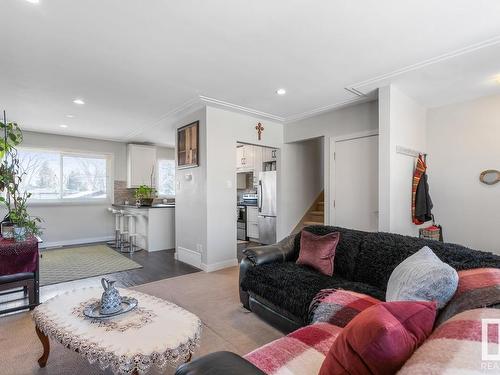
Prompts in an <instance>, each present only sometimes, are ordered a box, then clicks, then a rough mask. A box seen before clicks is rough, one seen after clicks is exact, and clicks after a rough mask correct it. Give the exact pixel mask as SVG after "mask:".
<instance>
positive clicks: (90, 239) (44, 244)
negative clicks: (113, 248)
mask: <svg viewBox="0 0 500 375" xmlns="http://www.w3.org/2000/svg"><path fill="white" fill-rule="evenodd" d="M114 239H115V237H114V236H104V237H88V238H78V239H75V240H66V241H52V242H42V243H41V244H40V248H41V249H46V248H49V247H62V246H71V245H83V244H87V243H94V242H106V241H112V240H114Z"/></svg>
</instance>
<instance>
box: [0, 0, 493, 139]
mask: <svg viewBox="0 0 500 375" xmlns="http://www.w3.org/2000/svg"><path fill="white" fill-rule="evenodd" d="M0 14H2V15H3V17H2V26H1V28H2V32H1V33H0V45H1V46H2V52H1V53H0V54H1V58H0V88H1V89H0V108H5V109H6V110H7V111H8V115H9V118H10V119H12V120H16V121H18V122H19V123H20V124H21V125H22V126H23V128H24V129H28V130H36V131H42V132H48V133H57V134H68V135H76V136H84V137H92V138H100V139H112V140H120V141H138V140H140V141H150V142H156V143H159V144H166V145H168V144H173V135H174V132H173V130H172V129H171V127H169V121H168V120H169V119H170V118H171V117H173V116H174V115H175V114H176V113H179V112H180V111H182V110H183V109H186V108H190V107H192V106H196V105H199V104H200V103H203V102H209V103H216V104H217V105H222V106H228V107H232V108H236V109H239V110H246V111H249V112H250V113H254V114H255V113H257V114H259V115H261V116H264V117H267V118H270V119H275V120H278V121H291V120H294V119H299V118H303V117H305V116H310V115H313V114H315V113H319V112H322V111H326V110H330V109H333V108H336V107H339V106H342V105H346V104H349V103H352V102H355V101H358V100H366V98H364V97H363V96H361V97H359V96H358V95H357V94H354V93H352V92H349V91H348V90H346V88H348V89H350V90H351V91H353V92H356V90H357V92H359V93H362V94H369V95H370V94H371V95H372V94H373V92H374V90H376V88H377V87H380V86H382V85H385V84H389V83H394V84H396V85H398V86H400V87H401V88H402V89H403V90H404V91H405V92H407V93H408V94H409V95H410V96H413V97H414V98H415V99H417V100H418V101H420V102H421V103H422V104H424V105H426V106H429V107H434V106H440V105H443V104H447V103H451V102H454V101H459V100H466V99H470V98H473V97H478V96H483V95H488V94H494V93H500V84H494V83H493V81H494V80H493V76H494V75H495V74H498V73H500V22H498V20H499V19H500V2H498V1H496V0H475V1H471V0H441V1H439V2H438V1H421V0H418V1H417V0H405V1H401V0H384V1H374V0H372V1H369V0H368V1H363V2H357V1H345V0H343V1H340V0H330V1H324V0H322V1H321V0H302V1H297V0H286V1H285V0H282V1H262V0H253V1H250V0H231V1H227V0H225V1H224V0H211V1H203V0H198V1H193V0H178V1H166V0H148V1H147V2H145V1H144V0H142V1H141V0H106V1H103V0H85V1H74V0H40V3H39V4H32V3H30V2H28V1H26V0H2V1H1V3H0ZM278 88H285V89H286V90H287V94H286V95H284V96H278V95H276V93H275V91H276V89H278ZM200 97H201V99H200ZM75 98H82V99H83V100H84V101H85V103H86V104H85V105H76V104H74V103H73V102H72V101H73V99H75ZM67 114H71V115H74V116H75V117H74V118H66V117H65V115H67ZM61 124H65V125H68V127H67V128H64V129H63V128H61V127H60V125H61Z"/></svg>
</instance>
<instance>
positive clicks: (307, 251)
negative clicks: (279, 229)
mask: <svg viewBox="0 0 500 375" xmlns="http://www.w3.org/2000/svg"><path fill="white" fill-rule="evenodd" d="M339 240H340V233H339V232H332V233H328V234H325V235H324V236H318V235H316V234H313V233H311V232H308V231H306V230H303V231H302V234H301V237H300V251H299V259H297V264H303V265H305V266H309V267H312V268H314V269H315V270H317V271H318V272H321V273H323V274H325V275H328V276H332V275H333V257H334V256H335V249H336V248H337V244H338V243H339Z"/></svg>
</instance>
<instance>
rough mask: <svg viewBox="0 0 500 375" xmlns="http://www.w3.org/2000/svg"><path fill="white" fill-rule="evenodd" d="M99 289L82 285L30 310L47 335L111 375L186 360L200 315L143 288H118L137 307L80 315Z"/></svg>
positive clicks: (196, 341)
mask: <svg viewBox="0 0 500 375" xmlns="http://www.w3.org/2000/svg"><path fill="white" fill-rule="evenodd" d="M102 291H103V290H102V289H101V288H84V289H80V290H75V291H71V292H66V293H64V294H61V295H58V296H56V297H54V298H52V299H50V300H48V301H47V302H45V303H43V304H42V305H40V306H38V307H37V308H36V309H35V310H34V312H33V319H34V321H35V323H36V325H37V327H38V328H39V329H40V330H41V331H42V332H43V333H45V335H47V336H49V337H51V338H53V339H55V340H57V341H59V342H60V343H62V344H63V345H64V346H66V347H68V348H70V349H73V350H75V351H77V352H78V353H79V354H80V355H82V356H83V357H85V358H86V359H87V360H88V361H89V362H90V363H94V362H98V363H99V365H100V367H101V368H102V369H105V368H107V367H109V366H110V367H111V369H112V370H113V372H114V373H115V374H129V373H132V372H134V371H135V370H137V371H138V372H139V373H145V372H147V371H148V370H149V369H150V368H151V366H153V365H155V366H158V367H160V368H162V367H164V366H166V365H171V366H177V365H178V364H179V363H182V362H186V361H187V360H189V359H190V357H191V354H192V353H193V352H194V350H195V349H196V347H197V346H198V345H199V341H200V335H201V321H200V319H199V318H198V317H197V316H196V315H194V314H192V313H190V312H189V311H186V310H184V309H183V308H181V307H179V306H177V305H175V304H173V303H171V302H168V301H165V300H162V299H160V298H156V297H153V296H150V295H147V294H144V293H140V292H137V291H132V290H128V289H119V291H120V294H121V295H122V296H128V297H134V298H136V299H137V300H138V301H139V305H138V307H137V308H136V309H134V310H132V311H130V312H128V313H125V314H123V315H118V316H116V317H112V318H108V319H105V320H97V319H89V318H85V317H84V315H83V309H84V306H86V305H88V304H89V303H91V302H94V301H97V300H99V299H100V297H101V294H102Z"/></svg>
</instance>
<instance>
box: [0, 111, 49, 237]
mask: <svg viewBox="0 0 500 375" xmlns="http://www.w3.org/2000/svg"><path fill="white" fill-rule="evenodd" d="M0 130H2V131H3V133H4V137H3V139H2V140H0V158H1V159H3V162H2V164H1V165H0V190H1V191H2V192H3V193H4V195H3V196H0V204H3V205H4V206H5V207H6V208H7V211H8V214H7V215H6V216H5V218H4V220H3V221H2V227H3V226H4V225H5V226H7V227H9V226H10V227H12V226H13V230H12V231H9V234H10V235H12V236H13V237H14V238H15V239H16V240H20V241H22V240H25V239H26V238H27V237H29V236H32V235H37V234H41V230H40V228H39V224H40V223H41V219H40V218H38V217H34V216H31V215H30V214H29V212H28V199H29V198H30V197H31V194H30V193H28V192H25V191H22V189H21V186H20V185H21V182H22V180H23V177H24V176H25V174H26V173H25V172H23V171H22V168H21V165H20V160H19V158H18V155H17V149H16V146H18V145H19V144H20V143H21V142H22V140H23V133H22V131H21V129H20V128H19V126H18V125H17V124H16V123H15V122H7V121H5V114H4V122H0ZM3 232H4V231H3V230H2V234H3Z"/></svg>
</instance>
